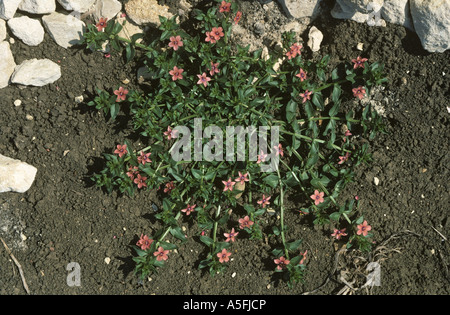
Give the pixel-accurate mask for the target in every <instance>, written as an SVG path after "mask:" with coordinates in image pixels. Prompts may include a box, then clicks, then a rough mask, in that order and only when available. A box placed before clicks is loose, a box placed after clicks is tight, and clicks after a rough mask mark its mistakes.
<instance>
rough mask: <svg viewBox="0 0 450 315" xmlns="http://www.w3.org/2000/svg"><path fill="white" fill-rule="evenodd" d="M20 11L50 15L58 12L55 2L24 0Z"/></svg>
mask: <svg viewBox="0 0 450 315" xmlns="http://www.w3.org/2000/svg"><path fill="white" fill-rule="evenodd" d="M19 10H21V11H25V12H28V13H33V14H48V13H52V12H54V11H55V10H56V3H55V0H23V1H22V2H21V3H20V4H19Z"/></svg>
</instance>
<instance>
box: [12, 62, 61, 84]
mask: <svg viewBox="0 0 450 315" xmlns="http://www.w3.org/2000/svg"><path fill="white" fill-rule="evenodd" d="M60 77H61V69H60V67H59V65H58V64H56V63H54V62H53V61H51V60H49V59H30V60H25V61H24V62H22V63H21V64H20V65H18V66H16V68H15V69H14V73H13V75H12V76H11V83H17V84H22V85H32V86H44V85H46V84H49V83H53V82H55V81H56V80H58V79H59V78H60Z"/></svg>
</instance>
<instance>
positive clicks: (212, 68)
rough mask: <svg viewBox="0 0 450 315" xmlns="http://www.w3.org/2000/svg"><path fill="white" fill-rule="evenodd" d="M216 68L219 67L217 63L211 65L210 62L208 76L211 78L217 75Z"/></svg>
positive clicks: (217, 69)
mask: <svg viewBox="0 0 450 315" xmlns="http://www.w3.org/2000/svg"><path fill="white" fill-rule="evenodd" d="M218 66H219V63H218V62H217V63H213V62H212V61H211V69H210V70H209V74H210V75H211V76H213V75H214V73H219V68H218Z"/></svg>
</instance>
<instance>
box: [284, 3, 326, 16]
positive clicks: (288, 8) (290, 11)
mask: <svg viewBox="0 0 450 315" xmlns="http://www.w3.org/2000/svg"><path fill="white" fill-rule="evenodd" d="M321 1H322V0H278V2H279V3H280V4H281V6H282V7H283V9H284V11H285V12H286V14H287V15H288V16H289V17H293V18H295V19H298V18H303V17H312V18H315V17H317V15H318V14H319V11H320V2H321Z"/></svg>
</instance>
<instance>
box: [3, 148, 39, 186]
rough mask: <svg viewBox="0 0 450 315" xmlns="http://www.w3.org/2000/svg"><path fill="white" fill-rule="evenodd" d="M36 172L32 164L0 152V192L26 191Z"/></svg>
mask: <svg viewBox="0 0 450 315" xmlns="http://www.w3.org/2000/svg"><path fill="white" fill-rule="evenodd" d="M36 173H37V168H35V167H34V166H32V165H29V164H27V163H25V162H22V161H19V160H15V159H12V158H9V157H6V156H3V155H1V154H0V192H8V191H13V192H19V193H24V192H26V191H27V190H28V189H29V188H30V187H31V185H32V184H33V182H34V178H35V176H36Z"/></svg>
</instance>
